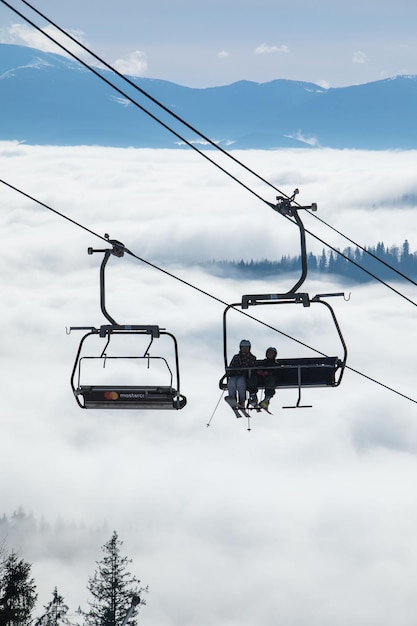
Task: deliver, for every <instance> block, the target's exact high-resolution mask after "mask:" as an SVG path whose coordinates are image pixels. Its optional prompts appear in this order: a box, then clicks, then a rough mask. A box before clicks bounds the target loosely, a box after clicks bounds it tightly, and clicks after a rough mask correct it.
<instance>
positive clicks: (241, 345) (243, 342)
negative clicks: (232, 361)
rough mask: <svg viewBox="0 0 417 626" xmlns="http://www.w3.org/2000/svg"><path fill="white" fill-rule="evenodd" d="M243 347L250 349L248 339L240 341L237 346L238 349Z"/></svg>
mask: <svg viewBox="0 0 417 626" xmlns="http://www.w3.org/2000/svg"><path fill="white" fill-rule="evenodd" d="M244 346H247V347H248V348H250V347H251V343H250V341H249V339H242V341H241V342H240V344H239V348H243V347H244Z"/></svg>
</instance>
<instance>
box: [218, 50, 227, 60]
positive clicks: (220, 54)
mask: <svg viewBox="0 0 417 626" xmlns="http://www.w3.org/2000/svg"><path fill="white" fill-rule="evenodd" d="M217 56H218V57H219V59H227V57H229V56H230V53H229V52H228V51H227V50H220V52H218V53H217Z"/></svg>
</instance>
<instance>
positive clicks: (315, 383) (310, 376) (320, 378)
mask: <svg viewBox="0 0 417 626" xmlns="http://www.w3.org/2000/svg"><path fill="white" fill-rule="evenodd" d="M278 363H279V367H278V368H277V370H276V385H275V386H276V388H277V389H279V388H284V389H285V388H287V389H291V388H294V387H336V386H337V384H338V382H337V381H336V372H337V370H338V369H339V368H340V367H341V365H342V363H341V361H340V359H339V358H338V357H336V356H334V357H333V356H329V357H304V358H291V359H278Z"/></svg>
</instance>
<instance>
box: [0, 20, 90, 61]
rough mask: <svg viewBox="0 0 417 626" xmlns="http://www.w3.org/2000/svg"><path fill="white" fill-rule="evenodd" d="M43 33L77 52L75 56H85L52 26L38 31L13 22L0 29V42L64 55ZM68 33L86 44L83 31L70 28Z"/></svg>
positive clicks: (74, 44)
mask: <svg viewBox="0 0 417 626" xmlns="http://www.w3.org/2000/svg"><path fill="white" fill-rule="evenodd" d="M44 33H45V34H47V35H50V36H51V37H53V39H56V40H57V41H58V42H59V43H61V44H62V45H64V46H65V48H67V49H68V50H70V51H71V52H74V53H75V54H77V56H80V57H83V56H85V54H86V53H84V52H83V50H82V49H81V48H80V47H79V46H78V45H77V44H76V43H74V42H73V41H71V40H70V39H68V37H65V35H63V34H62V33H61V32H60V31H59V30H58V29H56V28H55V27H54V26H45V27H44V28H43V29H42V32H40V31H38V30H36V29H34V28H32V27H31V26H27V25H26V24H13V25H12V26H10V27H9V28H7V29H0V41H1V42H2V43H8V44H15V45H21V46H29V47H31V48H36V49H37V50H42V51H43V52H54V53H57V54H62V55H66V53H65V51H64V50H63V49H62V48H60V47H59V46H57V45H56V44H55V43H53V42H52V41H51V40H50V39H48V37H45V34H44ZM68 33H69V34H70V35H71V36H72V37H74V38H75V39H76V40H77V41H79V42H80V43H82V44H84V45H87V44H86V41H85V38H84V33H82V32H81V31H78V30H71V31H68Z"/></svg>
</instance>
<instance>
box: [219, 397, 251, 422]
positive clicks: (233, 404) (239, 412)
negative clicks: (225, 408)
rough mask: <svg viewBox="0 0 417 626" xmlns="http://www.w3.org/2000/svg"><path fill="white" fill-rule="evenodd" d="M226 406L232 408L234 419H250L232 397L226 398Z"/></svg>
mask: <svg viewBox="0 0 417 626" xmlns="http://www.w3.org/2000/svg"><path fill="white" fill-rule="evenodd" d="M225 400H226V402H227V404H228V405H229V406H230V407H231V408H232V410H233V413H234V414H235V416H236V417H250V415H249V413H248V412H247V410H246V409H242V408H241V407H240V406H239V405H238V403H237V402H236V400H235V399H234V398H233V397H232V396H226V397H225Z"/></svg>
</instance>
